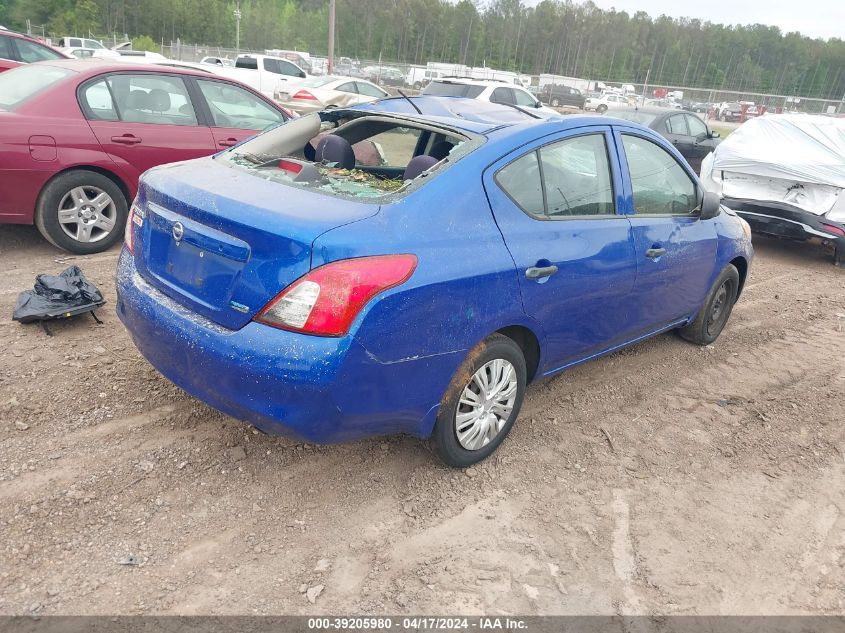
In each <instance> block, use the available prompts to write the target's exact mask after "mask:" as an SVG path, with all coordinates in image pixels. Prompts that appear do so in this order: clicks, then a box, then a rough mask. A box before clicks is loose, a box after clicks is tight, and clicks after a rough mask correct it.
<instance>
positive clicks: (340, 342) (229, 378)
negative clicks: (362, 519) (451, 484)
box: [117, 249, 460, 443]
mask: <svg viewBox="0 0 845 633" xmlns="http://www.w3.org/2000/svg"><path fill="white" fill-rule="evenodd" d="M117 293H118V299H117V313H118V316H119V317H120V320H121V321H122V322H123V323H124V325H125V326H126V328H127V329H128V330H129V333H130V334H131V336H132V339H133V341H134V343H135V345H136V346H137V347H138V349H139V350H140V352H141V353H142V354H143V355H144V357H145V358H146V359H147V360H148V361H149V362H150V363H151V364H152V365H153V366H154V367H155V368H156V369H158V371H160V372H161V373H162V374H163V375H164V376H165V377H167V378H168V379H169V380H171V381H172V382H173V383H175V384H176V385H178V386H179V387H181V388H182V389H184V390H185V391H186V392H188V393H189V394H191V395H192V396H195V397H197V398H199V399H200V400H202V401H204V402H206V403H208V404H210V405H211V406H213V407H215V408H216V409H219V410H220V411H223V412H224V413H226V414H228V415H231V416H232V417H235V418H237V419H239V420H244V421H247V422H250V423H252V424H254V425H255V426H256V427H258V428H260V429H261V430H263V431H265V432H267V433H271V434H281V435H290V436H293V437H296V438H301V439H304V440H306V441H309V442H317V443H334V442H342V441H349V440H354V439H359V438H362V437H367V436H373V435H382V434H387V433H409V434H411V435H416V436H419V437H427V436H428V435H429V434H430V433H431V429H432V427H433V424H434V419H435V417H436V414H437V408H438V403H439V401H440V398H441V397H442V395H443V394H442V393H436V394H435V393H430V394H425V393H419V392H413V391H410V392H409V385H413V384H414V383H415V382H417V384H424V383H425V381H419V380H418V378H419V376H420V374H421V373H426V372H431V371H444V370H446V369H448V367H447V366H446V365H444V363H447V364H449V363H450V359H448V358H443V357H442V356H438V357H429V358H425V357H424V358H418V359H413V360H409V361H408V362H401V363H382V362H379V361H378V360H376V359H374V358H373V357H372V355H371V354H368V353H367V351H366V350H365V349H364V348H363V347H362V346H361V345H360V344H359V343H358V342H357V341H355V339H354V338H353V337H351V336H347V337H344V338H327V337H318V336H307V335H303V334H297V333H295V332H287V331H284V330H279V329H276V328H272V327H268V326H265V325H262V324H260V323H255V322H250V323H249V324H247V325H246V326H245V327H243V328H241V329H240V330H228V329H226V328H223V327H221V326H219V325H217V324H215V323H213V322H212V321H209V320H207V319H205V318H204V317H202V316H200V315H198V314H196V313H195V312H192V311H190V310H188V309H187V308H185V307H184V306H182V305H181V304H179V303H177V302H176V301H174V300H172V299H170V298H169V297H167V296H166V295H164V294H162V293H161V292H159V291H158V290H156V289H155V288H153V287H152V286H151V285H149V284H148V283H147V282H146V281H144V279H143V278H142V277H141V276H140V275H139V274H138V272H137V271H136V269H135V264H134V258H133V257H132V256H131V255H129V254H128V252H127V251H126V250H125V249H124V251H123V252H122V253H121V256H120V261H119V264H118V272H117ZM445 356H448V355H445ZM454 362H460V359H451V363H454ZM449 366H451V365H450V364H449ZM449 375H451V374H449Z"/></svg>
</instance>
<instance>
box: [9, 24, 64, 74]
mask: <svg viewBox="0 0 845 633" xmlns="http://www.w3.org/2000/svg"><path fill="white" fill-rule="evenodd" d="M66 57H67V55H65V54H63V53H60V52H59V51H57V50H55V49H53V48H50V47H49V46H47V45H46V44H42V43H41V42H39V41H38V40H36V39H34V38H32V37H29V36H28V35H24V34H22V33H15V32H14V31H6V30H3V29H0V73H1V72H3V71H4V70H9V69H10V68H14V67H15V66H20V65H21V64H29V63H32V62H41V61H44V60H48V59H64V58H66Z"/></svg>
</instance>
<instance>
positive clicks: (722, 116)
mask: <svg viewBox="0 0 845 633" xmlns="http://www.w3.org/2000/svg"><path fill="white" fill-rule="evenodd" d="M719 120H720V121H722V122H725V121H727V120H728V118H727V117H726V116H725V113H724V112H723V113H722V114H720V115H719Z"/></svg>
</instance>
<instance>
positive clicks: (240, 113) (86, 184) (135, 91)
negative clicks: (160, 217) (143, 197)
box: [0, 60, 290, 254]
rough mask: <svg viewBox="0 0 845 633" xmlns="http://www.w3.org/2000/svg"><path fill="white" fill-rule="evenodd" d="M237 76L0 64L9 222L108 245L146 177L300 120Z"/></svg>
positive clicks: (1, 165)
mask: <svg viewBox="0 0 845 633" xmlns="http://www.w3.org/2000/svg"><path fill="white" fill-rule="evenodd" d="M289 118H290V116H289V114H287V113H286V112H285V111H284V110H282V109H281V108H280V107H279V106H278V105H276V104H275V103H274V102H272V101H270V100H269V99H267V98H266V97H264V96H262V95H261V94H260V93H258V92H255V91H254V90H252V89H250V88H249V87H247V86H245V85H243V84H240V83H238V82H235V81H232V80H229V79H225V78H222V77H218V76H216V75H212V74H207V73H204V72H202V71H200V70H195V69H188V68H175V67H170V66H149V65H135V64H132V65H129V64H125V63H119V62H118V63H112V62H108V61H98V60H58V61H52V62H42V63H39V64H27V65H24V66H20V67H19V68H15V69H12V70H9V71H7V72H4V73H0V148H2V151H0V223H12V224H33V223H34V224H35V225H36V226H37V227H38V230H39V231H40V232H41V234H42V235H43V236H44V237H45V238H47V240H49V241H50V242H52V243H53V244H54V245H56V246H58V247H60V248H63V249H65V250H68V251H71V252H73V253H79V254H86V253H97V252H99V251H103V250H105V249H107V248H109V247H110V246H111V245H112V244H114V243H116V242H117V241H118V240H120V238H121V237H122V235H123V229H124V226H125V224H126V217H127V215H128V208H129V205H130V204H131V201H132V199H133V198H134V197H135V191H136V188H137V185H138V177H139V176H140V175H141V174H142V173H143V172H144V171H145V170H147V169H149V168H150V167H154V166H156V165H161V164H163V163H171V162H175V161H180V160H187V159H190V158H197V157H200V156H206V155H208V154H212V153H214V152H216V151H219V150H221V149H223V148H225V147H229V146H231V145H234V144H235V143H238V142H239V141H242V140H244V139H245V138H247V137H249V136H252V135H253V134H255V133H256V132H258V131H261V130H263V129H265V128H267V127H270V126H273V125H276V124H278V123H281V122H283V121H286V120H287V119H289Z"/></svg>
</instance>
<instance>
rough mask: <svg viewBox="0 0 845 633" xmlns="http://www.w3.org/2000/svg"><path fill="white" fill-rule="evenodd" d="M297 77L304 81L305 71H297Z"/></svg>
mask: <svg viewBox="0 0 845 633" xmlns="http://www.w3.org/2000/svg"><path fill="white" fill-rule="evenodd" d="M297 77H299V78H300V79H305V71H299V74H298V75H297Z"/></svg>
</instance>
